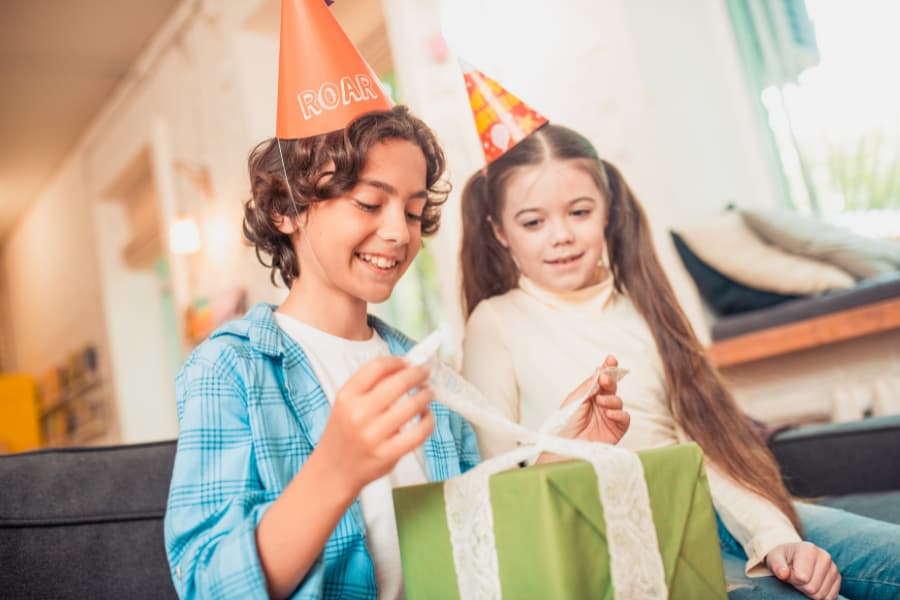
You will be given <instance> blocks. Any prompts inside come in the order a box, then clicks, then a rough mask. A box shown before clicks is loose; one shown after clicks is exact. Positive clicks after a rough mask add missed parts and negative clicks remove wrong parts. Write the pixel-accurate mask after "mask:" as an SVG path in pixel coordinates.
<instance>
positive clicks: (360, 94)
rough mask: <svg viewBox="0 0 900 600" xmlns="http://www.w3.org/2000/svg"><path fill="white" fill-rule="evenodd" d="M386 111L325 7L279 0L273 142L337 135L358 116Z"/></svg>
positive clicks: (318, 1) (366, 69)
mask: <svg viewBox="0 0 900 600" xmlns="http://www.w3.org/2000/svg"><path fill="white" fill-rule="evenodd" d="M326 1H327V0H326ZM391 106H392V104H391V101H390V100H389V99H388V97H387V95H386V94H385V93H384V91H383V90H382V89H381V86H380V85H379V82H378V78H377V77H376V76H375V73H374V72H373V71H372V68H371V67H370V66H369V65H368V64H367V63H366V61H365V59H364V58H363V57H362V56H361V55H360V53H359V51H358V50H357V49H356V47H355V46H354V45H353V42H351V41H350V38H348V37H347V34H346V33H344V30H343V29H341V26H340V24H339V23H338V22H337V21H336V20H335V18H334V16H332V14H331V11H330V10H328V6H327V5H326V3H325V2H323V1H322V0H282V1H281V45H280V48H279V56H278V113H277V118H276V124H275V135H276V137H278V138H279V139H295V138H305V137H311V136H314V135H320V134H323V133H329V132H331V131H337V130H339V129H343V128H344V127H346V126H347V124H348V123H350V122H351V121H352V120H353V119H355V118H356V117H358V116H359V115H361V114H363V113H367V112H369V111H373V110H388V109H390V108H391Z"/></svg>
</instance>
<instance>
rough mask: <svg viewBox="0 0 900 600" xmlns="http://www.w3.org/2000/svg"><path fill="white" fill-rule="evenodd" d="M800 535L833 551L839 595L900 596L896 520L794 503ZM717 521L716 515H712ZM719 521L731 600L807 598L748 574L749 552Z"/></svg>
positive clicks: (774, 580)
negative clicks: (745, 567) (747, 552)
mask: <svg viewBox="0 0 900 600" xmlns="http://www.w3.org/2000/svg"><path fill="white" fill-rule="evenodd" d="M796 507H797V513H798V514H799V515H800V522H801V523H803V539H804V540H806V541H808V542H812V543H813V544H815V545H816V546H818V547H820V548H822V549H824V550H826V551H827V552H828V553H829V554H831V559H832V560H833V561H834V563H835V564H836V565H837V568H838V571H840V573H841V578H842V581H841V597H843V598H850V599H852V600H862V599H865V600H870V599H871V600H876V599H877V600H881V599H882V598H883V599H885V600H887V599H891V600H896V599H898V598H900V525H895V524H893V523H886V522H884V521H877V520H875V519H869V518H866V517H861V516H859V515H855V514H852V513H849V512H846V511H843V510H839V509H836V508H828V507H825V506H816V505H815V504H802V503H799V502H798V503H796ZM716 520H717V521H718V516H717V517H716ZM718 524H719V543H720V546H721V547H722V560H723V562H724V565H725V579H726V580H727V583H728V590H729V591H728V598H729V600H739V599H744V598H747V599H753V600H759V599H763V598H785V599H797V600H799V599H801V598H805V597H806V596H804V595H803V594H802V593H801V592H800V591H798V590H796V589H794V587H792V586H791V585H789V584H786V583H784V582H782V581H779V580H778V579H777V578H775V577H753V578H751V577H747V576H746V575H744V565H745V564H746V561H747V555H746V554H745V553H744V550H743V549H742V548H741V546H740V544H738V542H737V540H735V539H734V537H732V535H731V534H730V533H729V532H728V530H727V529H725V526H724V525H723V524H722V522H721V521H718Z"/></svg>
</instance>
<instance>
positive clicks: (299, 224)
mask: <svg viewBox="0 0 900 600" xmlns="http://www.w3.org/2000/svg"><path fill="white" fill-rule="evenodd" d="M275 142H276V143H277V144H278V156H279V158H281V172H282V173H283V174H284V184H285V185H286V186H287V189H288V198H290V199H291V205H292V206H293V207H294V215H296V217H297V227H298V228H299V229H300V239H301V240H304V241H305V243H306V247H307V248H309V253H310V254H311V255H312V257H313V260H314V261H316V264H317V265H318V266H319V270H320V271H322V273H323V274H324V273H325V272H326V271H325V268H324V267H323V266H322V262H321V261H320V260H319V257H318V255H316V251H315V250H313V247H312V244H310V243H309V239H307V236H306V231H305V230H304V228H303V217H301V216H300V208H299V207H298V206H297V201H296V200H294V190H293V189H292V188H291V180H290V178H288V174H287V167H286V166H285V164H284V153H282V151H281V140H280V139H279V138H275ZM299 278H300V257H299V256H298V257H297V279H299Z"/></svg>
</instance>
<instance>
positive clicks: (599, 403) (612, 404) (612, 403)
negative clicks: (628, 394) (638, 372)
mask: <svg viewBox="0 0 900 600" xmlns="http://www.w3.org/2000/svg"><path fill="white" fill-rule="evenodd" d="M594 406H596V407H598V408H603V409H616V410H618V409H621V408H622V406H623V404H622V399H621V398H619V397H618V396H615V395H602V396H600V395H598V396H594Z"/></svg>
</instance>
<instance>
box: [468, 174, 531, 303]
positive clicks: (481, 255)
mask: <svg viewBox="0 0 900 600" xmlns="http://www.w3.org/2000/svg"><path fill="white" fill-rule="evenodd" d="M487 188H488V178H487V176H486V175H485V173H484V172H483V171H481V170H479V171H478V172H476V173H475V174H474V175H472V176H471V177H470V178H469V181H467V182H466V186H465V188H463V192H462V230H463V236H462V249H461V250H460V263H461V269H462V275H463V278H462V279H463V281H462V303H463V312H464V314H465V315H466V317H468V316H469V315H470V314H472V311H473V310H475V307H476V306H477V305H478V303H479V302H481V301H482V300H484V299H486V298H490V297H491V296H495V295H498V294H503V293H505V292H506V291H508V290H510V289H512V288H514V287H516V285H517V282H518V270H517V269H516V265H515V263H513V261H512V257H511V256H510V255H509V251H508V250H507V249H506V248H504V247H503V246H502V245H501V244H500V242H499V241H498V240H497V238H496V237H495V236H494V231H493V228H492V226H491V220H493V222H495V223H497V222H499V221H498V220H499V215H498V214H494V210H493V209H494V203H492V202H491V199H490V195H489V193H488V189H487Z"/></svg>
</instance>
